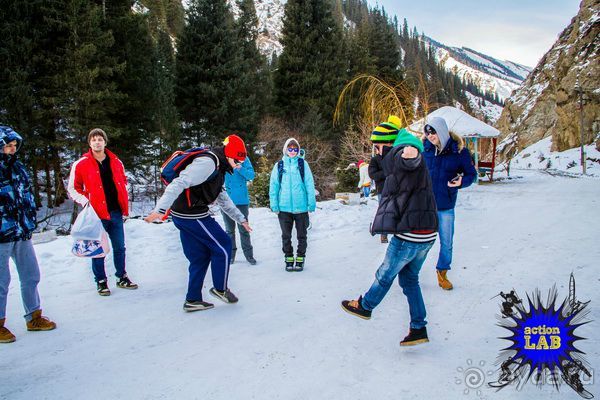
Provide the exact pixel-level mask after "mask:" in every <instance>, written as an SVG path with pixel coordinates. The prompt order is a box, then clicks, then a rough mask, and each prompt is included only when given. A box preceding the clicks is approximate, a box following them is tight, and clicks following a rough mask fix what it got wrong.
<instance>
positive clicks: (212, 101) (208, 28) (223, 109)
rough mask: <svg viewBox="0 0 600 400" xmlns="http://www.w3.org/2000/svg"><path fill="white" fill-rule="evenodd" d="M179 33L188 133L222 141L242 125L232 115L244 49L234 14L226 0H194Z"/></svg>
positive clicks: (179, 91)
mask: <svg viewBox="0 0 600 400" xmlns="http://www.w3.org/2000/svg"><path fill="white" fill-rule="evenodd" d="M187 19H188V24H187V25H186V26H185V28H184V30H183V32H182V34H181V36H180V37H179V39H178V47H177V50H178V51H177V56H176V70H177V72H176V104H177V108H178V111H179V115H180V117H181V119H182V122H183V127H184V128H183V129H184V137H185V139H187V140H194V141H195V143H197V144H200V143H207V144H211V143H217V141H219V140H220V139H222V137H223V135H224V134H225V133H227V132H230V131H235V130H238V129H240V126H239V122H238V121H235V120H232V118H231V115H232V114H233V104H235V101H234V98H235V96H236V95H237V94H236V90H237V88H236V87H235V83H236V82H237V80H238V75H239V73H240V65H241V60H240V52H239V49H238V43H239V42H238V40H237V34H236V31H235V28H234V22H233V16H232V14H231V11H230V10H229V7H228V6H227V4H226V3H225V0H194V1H192V2H191V3H190V7H189V9H188V15H187Z"/></svg>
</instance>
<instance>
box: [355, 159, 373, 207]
mask: <svg viewBox="0 0 600 400" xmlns="http://www.w3.org/2000/svg"><path fill="white" fill-rule="evenodd" d="M356 166H357V167H358V176H359V180H358V189H359V190H360V193H361V195H362V196H363V197H364V198H365V199H367V198H368V197H369V194H370V193H371V178H369V164H367V163H365V161H364V160H358V163H356Z"/></svg>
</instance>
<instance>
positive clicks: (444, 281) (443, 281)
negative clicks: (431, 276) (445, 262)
mask: <svg viewBox="0 0 600 400" xmlns="http://www.w3.org/2000/svg"><path fill="white" fill-rule="evenodd" d="M436 271H437V278H438V285H440V287H441V288H442V289H444V290H452V288H453V286H452V282H450V281H449V280H448V278H447V277H446V274H447V273H448V270H445V269H444V270H440V269H438V270H436Z"/></svg>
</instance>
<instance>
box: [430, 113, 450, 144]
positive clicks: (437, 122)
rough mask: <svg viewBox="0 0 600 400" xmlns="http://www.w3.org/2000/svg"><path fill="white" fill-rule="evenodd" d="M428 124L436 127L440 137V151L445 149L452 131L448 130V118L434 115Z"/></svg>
mask: <svg viewBox="0 0 600 400" xmlns="http://www.w3.org/2000/svg"><path fill="white" fill-rule="evenodd" d="M427 125H429V126H431V127H432V128H433V129H435V131H436V132H437V135H438V138H439V139H440V151H442V150H444V149H445V148H446V145H447V144H448V141H450V132H449V131H448V124H446V120H445V119H444V118H441V117H433V118H431V119H430V120H428V121H427ZM427 125H425V126H427Z"/></svg>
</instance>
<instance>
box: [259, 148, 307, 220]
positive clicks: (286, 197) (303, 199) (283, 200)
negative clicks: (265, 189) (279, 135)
mask: <svg viewBox="0 0 600 400" xmlns="http://www.w3.org/2000/svg"><path fill="white" fill-rule="evenodd" d="M292 141H295V142H296V143H298V141H297V140H296V139H294V138H290V139H288V140H287V141H286V142H285V145H284V146H283V157H282V160H283V174H282V176H281V183H280V182H279V171H278V168H277V163H275V165H274V166H273V171H272V172H271V184H270V188H269V199H270V201H271V210H273V212H280V211H283V212H289V213H293V214H299V213H305V212H307V211H308V212H312V211H315V208H316V205H317V201H316V198H315V181H314V178H313V175H312V172H311V171H310V167H309V166H308V162H306V160H304V182H302V177H301V176H300V170H299V169H298V158H300V157H303V153H302V151H300V153H299V154H298V155H297V156H296V157H293V158H290V157H289V156H288V155H287V154H286V150H287V147H288V145H289V144H290V142H292Z"/></svg>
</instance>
